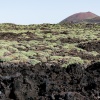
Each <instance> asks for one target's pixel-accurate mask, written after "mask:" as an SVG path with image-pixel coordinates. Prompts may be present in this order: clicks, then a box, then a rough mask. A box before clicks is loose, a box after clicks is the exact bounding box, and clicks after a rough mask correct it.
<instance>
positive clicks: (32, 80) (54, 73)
mask: <svg viewBox="0 0 100 100" xmlns="http://www.w3.org/2000/svg"><path fill="white" fill-rule="evenodd" d="M0 100H100V62H97V63H93V64H92V65H89V66H87V68H85V67H84V66H80V65H78V64H72V65H69V66H68V67H67V68H62V67H60V66H59V65H50V64H48V63H42V64H37V65H35V66H33V65H31V64H29V63H19V64H16V63H15V64H14V63H2V62H1V63H0Z"/></svg>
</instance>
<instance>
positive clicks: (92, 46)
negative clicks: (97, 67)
mask: <svg viewBox="0 0 100 100" xmlns="http://www.w3.org/2000/svg"><path fill="white" fill-rule="evenodd" d="M78 47H79V48H82V49H85V50H87V51H97V52H98V53H100V41H91V42H87V43H80V44H79V45H78Z"/></svg>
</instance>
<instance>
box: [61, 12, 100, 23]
mask: <svg viewBox="0 0 100 100" xmlns="http://www.w3.org/2000/svg"><path fill="white" fill-rule="evenodd" d="M68 22H73V23H81V22H87V23H91V22H92V23H95V22H96V23H97V22H99V23H100V16H98V15H96V14H94V13H92V12H80V13H76V14H73V15H71V16H69V17H67V18H66V19H64V20H62V21H61V22H60V23H68Z"/></svg>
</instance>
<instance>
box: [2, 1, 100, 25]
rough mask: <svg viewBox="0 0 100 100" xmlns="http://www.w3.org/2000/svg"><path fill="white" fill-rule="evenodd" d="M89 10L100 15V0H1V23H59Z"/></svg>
mask: <svg viewBox="0 0 100 100" xmlns="http://www.w3.org/2000/svg"><path fill="white" fill-rule="evenodd" d="M88 11H90V12H93V13H95V14H97V15H99V16H100V0H0V23H15V24H42V23H58V22H60V21H61V20H63V19H65V18H66V17H68V16H70V15H72V14H74V13H78V12H88Z"/></svg>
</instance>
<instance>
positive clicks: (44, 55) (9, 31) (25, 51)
mask: <svg viewBox="0 0 100 100" xmlns="http://www.w3.org/2000/svg"><path fill="white" fill-rule="evenodd" d="M99 27H100V25H99V24H95V25H93V27H92V28H88V27H86V24H70V23H68V24H61V25H60V24H54V25H53V24H41V25H15V24H8V23H5V24H0V60H1V61H7V62H10V61H11V62H30V63H32V64H33V65H35V64H37V63H41V62H55V63H59V64H61V66H63V67H64V66H65V67H67V66H68V65H69V64H72V63H78V64H84V63H86V62H87V63H91V62H92V61H93V60H95V61H99V60H100V58H99V55H100V30H99ZM92 42H93V43H94V44H95V43H96V44H95V45H93V47H94V48H92V44H91V43H92ZM89 43H90V44H89ZM87 45H88V48H91V50H89V49H88V48H87V49H86V47H85V46H87ZM96 45H97V47H96Z"/></svg>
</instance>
